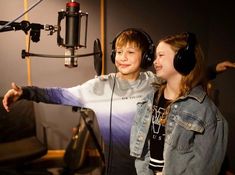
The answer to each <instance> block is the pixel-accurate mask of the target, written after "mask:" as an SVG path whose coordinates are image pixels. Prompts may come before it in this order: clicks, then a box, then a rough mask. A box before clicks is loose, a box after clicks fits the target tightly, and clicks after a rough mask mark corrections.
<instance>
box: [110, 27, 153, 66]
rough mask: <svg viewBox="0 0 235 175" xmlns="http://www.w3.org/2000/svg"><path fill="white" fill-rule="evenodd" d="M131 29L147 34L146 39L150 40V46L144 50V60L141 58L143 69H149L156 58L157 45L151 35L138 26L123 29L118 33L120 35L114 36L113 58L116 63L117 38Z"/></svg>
mask: <svg viewBox="0 0 235 175" xmlns="http://www.w3.org/2000/svg"><path fill="white" fill-rule="evenodd" d="M129 30H133V31H135V32H138V33H141V34H142V35H143V36H145V38H146V41H147V42H148V48H147V50H146V51H144V53H143V56H142V60H141V65H140V67H141V68H143V69H147V68H148V67H150V66H152V64H153V61H154V59H155V57H154V55H155V45H154V44H153V41H152V39H151V37H150V36H149V35H148V34H147V33H146V32H144V31H143V30H141V29H136V28H127V29H125V30H123V31H121V32H120V33H118V35H117V36H116V37H115V38H114V40H113V41H112V53H111V60H112V62H113V63H115V56H116V49H115V45H116V40H117V38H118V37H119V36H120V35H121V34H122V33H123V32H126V31H129Z"/></svg>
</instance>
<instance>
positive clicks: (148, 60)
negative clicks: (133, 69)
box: [140, 43, 155, 69]
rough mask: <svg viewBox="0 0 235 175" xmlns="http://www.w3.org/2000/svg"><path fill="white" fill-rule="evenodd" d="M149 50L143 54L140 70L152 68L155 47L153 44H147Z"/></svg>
mask: <svg viewBox="0 0 235 175" xmlns="http://www.w3.org/2000/svg"><path fill="white" fill-rule="evenodd" d="M149 44H150V46H149V49H148V50H147V51H146V52H145V53H144V54H143V56H142V61H141V65H140V66H141V68H143V69H147V68H148V67H150V66H152V64H153V61H154V58H155V57H154V52H155V46H154V44H151V43H149Z"/></svg>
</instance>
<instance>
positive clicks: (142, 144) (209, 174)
mask: <svg viewBox="0 0 235 175" xmlns="http://www.w3.org/2000/svg"><path fill="white" fill-rule="evenodd" d="M153 97H154V93H153V92H152V93H150V94H149V95H148V96H147V97H146V98H145V99H144V100H143V101H141V102H139V103H138V104H137V105H138V109H137V115H136V117H135V120H134V124H133V127H132V130H131V138H130V154H131V155H132V156H134V157H136V170H137V174H138V175H148V174H151V173H150V171H149V169H148V162H149V145H148V143H149V139H148V131H149V127H150V123H151V117H152V105H153V104H152V103H153ZM167 117H168V119H167V123H166V127H165V133H166V135H165V144H164V152H163V156H164V160H165V164H164V168H163V174H164V175H216V174H218V173H219V171H220V168H221V164H222V162H223V159H224V156H225V152H226V148H227V139H228V125H227V121H226V120H225V118H224V117H223V116H222V114H221V113H220V111H219V110H218V108H217V107H216V106H215V105H214V103H213V102H212V100H210V98H209V97H208V96H207V95H206V92H205V91H203V89H202V87H201V86H197V87H195V88H193V89H192V91H191V92H190V93H189V94H188V95H187V96H184V97H181V98H179V99H178V100H176V101H175V102H174V103H172V104H171V106H170V111H169V114H168V116H167ZM141 162H142V163H141Z"/></svg>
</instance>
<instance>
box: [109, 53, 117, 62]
mask: <svg viewBox="0 0 235 175" xmlns="http://www.w3.org/2000/svg"><path fill="white" fill-rule="evenodd" d="M110 57H111V61H112V63H113V64H115V57H116V51H114V50H112V53H111V56H110Z"/></svg>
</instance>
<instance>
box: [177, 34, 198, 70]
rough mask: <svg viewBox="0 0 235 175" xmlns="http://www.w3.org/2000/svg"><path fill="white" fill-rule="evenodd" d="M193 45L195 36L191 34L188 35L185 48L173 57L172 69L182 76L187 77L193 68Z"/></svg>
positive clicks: (194, 59) (194, 62)
mask: <svg viewBox="0 0 235 175" xmlns="http://www.w3.org/2000/svg"><path fill="white" fill-rule="evenodd" d="M195 44H196V37H195V35H194V34H192V33H188V41H187V45H186V47H184V48H181V49H179V51H178V52H177V53H176V55H175V57H174V61H173V64H174V67H175V69H176V70H177V71H178V72H179V73H180V74H182V75H188V74H189V73H190V72H191V71H192V70H193V68H194V67H195V64H196V57H195V53H194V50H195Z"/></svg>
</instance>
